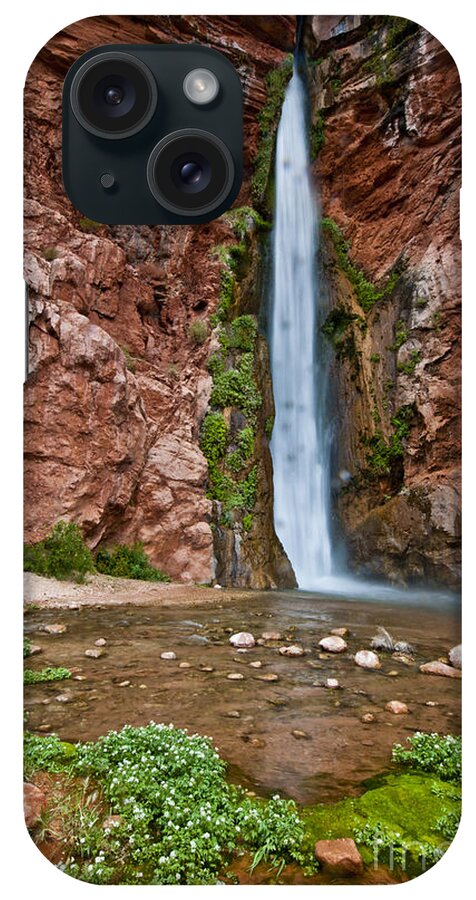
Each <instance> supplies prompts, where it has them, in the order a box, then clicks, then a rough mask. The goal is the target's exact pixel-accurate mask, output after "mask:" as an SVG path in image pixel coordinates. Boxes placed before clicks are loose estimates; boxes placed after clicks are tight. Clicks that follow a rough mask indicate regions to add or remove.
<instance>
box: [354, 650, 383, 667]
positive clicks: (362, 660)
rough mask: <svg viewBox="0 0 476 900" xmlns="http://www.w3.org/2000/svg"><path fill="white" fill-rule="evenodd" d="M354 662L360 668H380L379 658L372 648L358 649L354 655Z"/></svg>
mask: <svg viewBox="0 0 476 900" xmlns="http://www.w3.org/2000/svg"><path fill="white" fill-rule="evenodd" d="M354 662H355V663H356V665H357V666H360V668H361V669H380V660H379V658H378V656H377V654H376V653H374V652H373V650H359V651H358V652H357V653H356V654H355V656H354Z"/></svg>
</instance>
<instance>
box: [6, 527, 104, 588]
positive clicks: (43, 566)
mask: <svg viewBox="0 0 476 900" xmlns="http://www.w3.org/2000/svg"><path fill="white" fill-rule="evenodd" d="M23 565H24V569H25V572H36V574H37V575H46V576H48V577H50V578H58V579H60V580H61V581H68V580H70V579H71V580H74V581H78V582H82V581H84V576H85V575H86V573H87V572H91V571H92V570H93V569H94V560H93V557H92V553H91V551H90V550H89V548H88V547H87V546H86V544H85V543H84V540H83V535H82V533H81V529H80V528H79V526H78V525H75V523H74V522H64V521H60V522H57V523H56V525H55V526H54V527H53V529H52V531H51V532H50V534H49V535H48V537H47V538H45V540H44V541H39V542H38V543H36V544H25V548H24V561H23Z"/></svg>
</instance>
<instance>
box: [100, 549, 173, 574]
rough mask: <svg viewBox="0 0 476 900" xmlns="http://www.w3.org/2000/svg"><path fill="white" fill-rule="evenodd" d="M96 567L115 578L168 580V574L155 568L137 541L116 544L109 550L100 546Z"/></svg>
mask: <svg viewBox="0 0 476 900" xmlns="http://www.w3.org/2000/svg"><path fill="white" fill-rule="evenodd" d="M96 569H97V570H98V572H101V573H102V574H103V575H113V576H114V577H115V578H138V579H140V580H141V581H170V578H169V577H168V575H166V574H165V573H164V572H162V571H161V570H160V569H156V568H155V566H153V565H152V564H151V563H150V562H149V559H148V558H147V556H146V554H145V551H144V546H143V544H141V543H140V542H139V541H137V542H136V543H135V544H133V545H132V547H128V546H127V544H118V545H117V546H116V547H113V548H112V549H111V550H108V549H107V548H105V547H104V548H100V549H99V550H98V551H97V553H96Z"/></svg>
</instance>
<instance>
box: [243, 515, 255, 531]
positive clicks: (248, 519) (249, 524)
mask: <svg viewBox="0 0 476 900" xmlns="http://www.w3.org/2000/svg"><path fill="white" fill-rule="evenodd" d="M242 525H243V529H244V531H251V529H252V528H253V514H252V513H246V515H244V516H243V519H242Z"/></svg>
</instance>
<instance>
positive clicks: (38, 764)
mask: <svg viewBox="0 0 476 900" xmlns="http://www.w3.org/2000/svg"><path fill="white" fill-rule="evenodd" d="M75 752H76V751H75V748H74V745H73V744H69V743H67V742H66V741H61V740H60V738H59V737H58V735H57V734H49V735H45V736H44V737H38V735H36V734H32V733H31V732H30V731H25V733H24V736H23V768H24V772H25V778H27V779H28V778H31V776H32V775H33V773H34V772H40V771H41V772H62V771H64V770H65V768H66V767H67V766H68V765H69V764H71V759H72V757H73V755H74V754H75Z"/></svg>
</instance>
